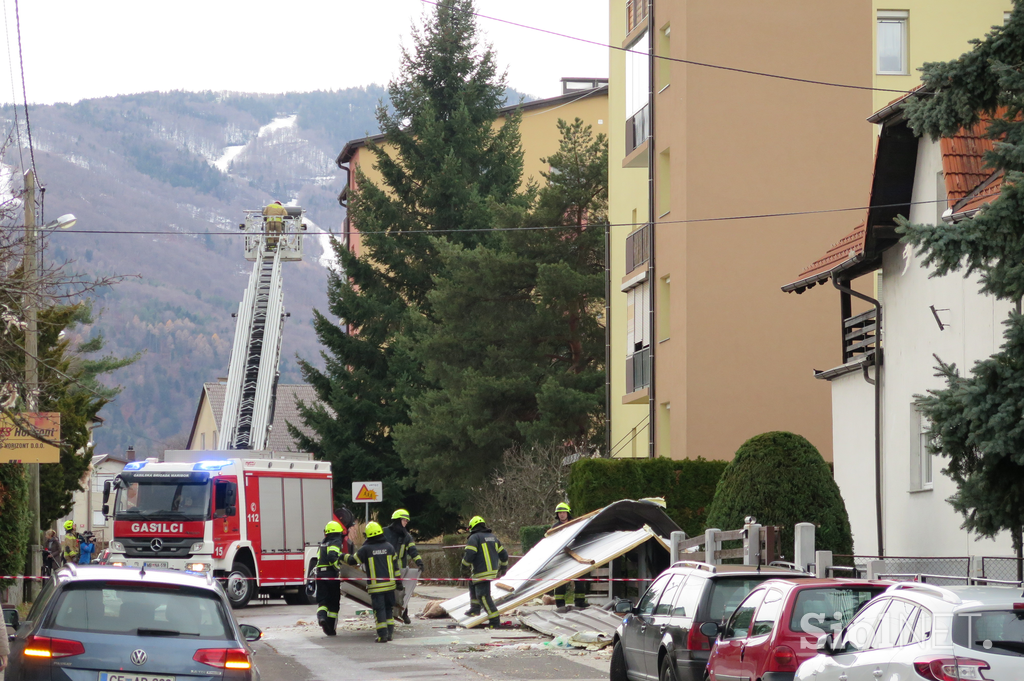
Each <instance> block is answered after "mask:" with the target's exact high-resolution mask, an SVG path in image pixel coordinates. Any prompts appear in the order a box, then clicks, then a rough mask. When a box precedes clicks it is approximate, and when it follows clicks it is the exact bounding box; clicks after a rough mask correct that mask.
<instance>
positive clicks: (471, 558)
mask: <svg viewBox="0 0 1024 681" xmlns="http://www.w3.org/2000/svg"><path fill="white" fill-rule="evenodd" d="M507 569H508V552H507V551H506V550H505V547H503V546H502V545H501V542H499V541H498V538H497V537H495V536H494V533H493V532H491V531H490V530H489V529H487V526H486V525H485V524H484V519H483V518H481V517H480V516H473V519H472V520H470V521H469V540H468V541H466V553H465V554H464V555H463V556H462V571H463V573H464V574H467V573H468V574H469V575H470V577H471V579H472V582H471V583H470V585H469V610H467V611H466V614H467V615H469V616H475V615H479V614H480V608H481V607H482V608H483V609H484V611H485V612H486V613H487V618H488V620H489V623H490V626H491V628H495V629H497V628H500V627H501V619H500V618H499V617H498V609H497V608H496V607H494V601H493V600H492V599H491V580H492V579H494V578H496V577H499V576H500V575H502V574H504V573H505V570H507Z"/></svg>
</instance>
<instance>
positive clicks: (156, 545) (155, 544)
mask: <svg viewBox="0 0 1024 681" xmlns="http://www.w3.org/2000/svg"><path fill="white" fill-rule="evenodd" d="M163 547H164V540H163V539H161V538H160V537H157V538H155V539H154V540H153V541H151V542H149V548H151V549H153V552H154V553H155V552H157V551H159V550H160V549H162V548H163ZM142 654H143V656H145V653H142Z"/></svg>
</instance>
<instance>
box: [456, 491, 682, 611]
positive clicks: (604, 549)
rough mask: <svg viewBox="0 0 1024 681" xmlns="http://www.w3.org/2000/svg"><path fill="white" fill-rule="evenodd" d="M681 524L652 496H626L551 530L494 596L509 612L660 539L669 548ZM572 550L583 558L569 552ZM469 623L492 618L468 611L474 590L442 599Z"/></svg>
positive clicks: (495, 589) (496, 585) (493, 590)
mask: <svg viewBox="0 0 1024 681" xmlns="http://www.w3.org/2000/svg"><path fill="white" fill-rule="evenodd" d="M677 530H679V526H678V525H676V524H675V522H673V520H672V519H671V518H669V517H668V515H666V514H665V511H664V509H662V508H661V507H659V506H657V505H655V504H652V503H647V502H640V501H631V500H622V501H617V502H615V503H613V504H609V505H608V506H606V507H604V508H603V509H601V510H599V511H595V512H593V513H590V514H588V515H585V516H581V517H580V518H576V519H575V520H573V521H572V522H570V523H567V524H566V525H563V526H561V527H558V528H555V529H553V530H549V531H548V533H547V535H546V536H545V537H544V539H542V540H541V541H540V542H538V543H537V545H536V546H534V547H533V548H532V549H530V551H529V552H527V554H526V555H525V556H523V557H522V558H520V559H519V561H518V562H517V563H516V564H515V565H513V566H512V568H511V569H510V570H509V571H508V574H506V575H505V576H504V577H503V578H501V579H499V580H495V581H494V582H492V583H491V587H492V588H491V598H492V599H493V600H494V605H495V607H496V608H497V609H498V612H499V613H505V612H507V611H509V610H511V609H513V608H516V607H518V606H520V605H522V604H524V603H527V602H529V601H530V600H532V599H533V598H536V597H538V596H540V595H541V594H544V593H547V592H548V591H551V590H552V589H554V588H555V587H557V586H560V585H562V584H565V583H566V582H569V581H572V580H573V579H576V578H578V577H582V576H583V575H585V574H587V573H588V572H590V571H591V570H593V569H594V568H598V567H601V566H602V565H605V564H607V563H608V562H610V561H612V560H614V559H615V558H618V557H619V556H621V555H623V554H624V553H627V552H628V551H631V550H633V549H634V548H636V547H638V546H640V545H641V544H643V543H644V542H647V541H650V540H652V539H653V540H655V541H657V542H658V543H659V544H660V545H661V546H662V548H664V549H665V550H666V551H668V542H667V541H666V539H667V538H668V537H669V536H670V535H671V534H672V532H674V531H677ZM567 549H568V550H571V551H572V552H573V553H574V554H576V556H578V557H579V558H580V559H581V560H582V561H583V562H580V560H577V559H576V558H574V557H573V556H570V555H569V554H568V553H567ZM441 607H442V608H444V609H445V611H446V612H447V613H448V614H449V615H451V616H452V617H454V618H455V619H456V620H457V621H458V622H459V624H461V625H462V626H464V627H475V626H476V625H478V624H482V623H484V622H485V621H486V620H487V614H486V613H481V614H480V615H476V616H474V617H468V616H467V615H466V614H465V611H466V610H467V609H468V608H469V593H468V590H467V592H466V593H465V594H463V595H462V596H458V597H456V598H452V599H449V600H447V601H445V602H444V603H442V604H441Z"/></svg>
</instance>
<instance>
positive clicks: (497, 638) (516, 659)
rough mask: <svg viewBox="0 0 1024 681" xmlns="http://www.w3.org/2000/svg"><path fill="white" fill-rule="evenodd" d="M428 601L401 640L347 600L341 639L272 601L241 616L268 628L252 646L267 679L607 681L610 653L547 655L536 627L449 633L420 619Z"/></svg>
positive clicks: (307, 614) (301, 612)
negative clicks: (376, 628)
mask: <svg viewBox="0 0 1024 681" xmlns="http://www.w3.org/2000/svg"><path fill="white" fill-rule="evenodd" d="M422 591H423V592H424V594H423V595H424V596H427V595H435V596H438V597H450V595H452V594H454V593H457V592H455V591H453V590H451V589H448V588H444V587H432V588H426V589H423V590H422ZM426 603H427V598H424V597H421V596H420V595H419V594H417V596H416V597H415V598H414V599H413V604H412V607H411V612H412V613H413V614H414V616H413V622H412V624H411V625H404V624H399V625H398V626H397V628H396V630H395V640H394V641H392V642H390V643H376V642H374V632H373V616H372V614H368V615H366V614H364V615H356V611H357V610H366V609H367V608H366V606H364V605H362V604H356V603H354V602H352V601H349V600H346V599H343V600H342V603H341V609H340V612H339V627H338V635H337V636H335V637H327V636H325V635H324V634H323V632H322V631H320V627H319V626H317V624H316V613H315V611H316V606H289V605H284V601H281V600H273V601H270V602H269V603H267V604H258V603H255V602H254V603H253V604H251V605H250V606H249V607H248V608H246V609H244V610H238V611H235V615H236V616H237V617H238V621H239V622H247V623H249V624H254V625H256V626H257V627H260V629H262V630H263V632H264V636H263V640H261V641H259V642H258V643H255V644H253V648H254V650H256V664H257V666H258V667H259V669H260V673H261V675H262V677H263V679H264V680H265V681H337V679H339V678H349V679H351V678H354V679H358V680H359V681H384V680H387V679H395V680H396V681H397V680H401V681H409V680H410V679H441V678H444V679H453V680H461V679H473V680H479V679H502V680H508V681H512V680H514V679H524V680H527V679H528V680H531V681H532V680H534V679H547V680H550V681H561V680H567V679H590V680H594V681H596V680H597V679H607V678H608V664H609V659H610V651H609V650H607V649H606V650H605V651H602V652H598V653H593V652H585V651H580V650H545V649H533V648H531V647H530V646H533V645H537V644H541V643H543V642H545V641H548V640H549V639H548V637H546V636H542V635H540V634H537V633H535V632H533V631H530V630H529V629H509V630H500V631H488V630H475V629H469V630H467V629H448V625H449V624H452V623H453V620H450V619H420V618H417V617H415V613H418V612H420V611H422V609H423V606H424V605H425V604H426Z"/></svg>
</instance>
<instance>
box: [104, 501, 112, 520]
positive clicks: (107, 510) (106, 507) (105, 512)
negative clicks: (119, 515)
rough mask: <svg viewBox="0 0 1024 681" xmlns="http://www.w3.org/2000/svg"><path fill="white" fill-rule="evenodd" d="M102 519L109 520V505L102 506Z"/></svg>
mask: <svg viewBox="0 0 1024 681" xmlns="http://www.w3.org/2000/svg"><path fill="white" fill-rule="evenodd" d="M103 517H104V518H109V517H110V504H103Z"/></svg>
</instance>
